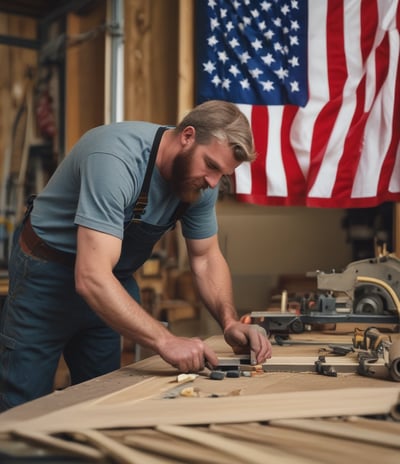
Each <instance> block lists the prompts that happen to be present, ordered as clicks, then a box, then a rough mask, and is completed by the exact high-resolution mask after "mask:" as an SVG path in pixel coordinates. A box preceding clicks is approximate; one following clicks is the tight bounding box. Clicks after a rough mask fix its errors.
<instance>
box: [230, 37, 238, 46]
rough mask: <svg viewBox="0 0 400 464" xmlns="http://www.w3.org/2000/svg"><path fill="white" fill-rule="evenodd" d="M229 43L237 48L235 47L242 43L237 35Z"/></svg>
mask: <svg viewBox="0 0 400 464" xmlns="http://www.w3.org/2000/svg"><path fill="white" fill-rule="evenodd" d="M229 45H230V46H231V47H232V48H235V47H238V46H239V45H240V43H239V41H238V39H237V38H236V37H233V38H232V39H231V40H230V41H229Z"/></svg>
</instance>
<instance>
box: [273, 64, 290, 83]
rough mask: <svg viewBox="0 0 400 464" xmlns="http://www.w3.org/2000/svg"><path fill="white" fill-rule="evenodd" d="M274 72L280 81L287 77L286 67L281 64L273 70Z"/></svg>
mask: <svg viewBox="0 0 400 464" xmlns="http://www.w3.org/2000/svg"><path fill="white" fill-rule="evenodd" d="M274 73H275V74H276V75H277V76H278V78H279V79H281V80H282V81H283V80H285V78H286V77H288V75H289V73H288V70H287V69H283V68H282V66H281V67H280V68H279V69H277V70H276V71H274Z"/></svg>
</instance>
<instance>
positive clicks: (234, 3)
mask: <svg viewBox="0 0 400 464" xmlns="http://www.w3.org/2000/svg"><path fill="white" fill-rule="evenodd" d="M239 7H240V2H239V1H238V0H235V1H234V2H233V8H235V10H238V9H239Z"/></svg>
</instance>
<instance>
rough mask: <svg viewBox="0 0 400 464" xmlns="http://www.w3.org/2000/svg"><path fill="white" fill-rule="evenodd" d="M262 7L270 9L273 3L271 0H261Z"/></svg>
mask: <svg viewBox="0 0 400 464" xmlns="http://www.w3.org/2000/svg"><path fill="white" fill-rule="evenodd" d="M260 6H261V9H262V10H263V11H269V10H270V9H271V6H272V3H270V2H261V5H260Z"/></svg>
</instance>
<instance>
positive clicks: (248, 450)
mask: <svg viewBox="0 0 400 464" xmlns="http://www.w3.org/2000/svg"><path fill="white" fill-rule="evenodd" d="M157 430H160V431H162V432H164V433H167V434H170V435H173V436H176V437H180V438H184V439H186V440H189V441H193V442H195V443H203V444H206V446H207V447H210V448H215V449H217V450H220V451H224V452H225V454H226V455H231V456H232V458H234V459H235V462H237V463H247V464H260V463H264V462H266V457H267V456H268V457H272V458H273V462H274V463H275V464H290V463H292V464H309V463H310V461H309V460H305V459H302V458H301V457H299V456H294V455H292V456H288V455H287V453H285V454H284V455H283V456H282V455H280V453H279V450H276V448H275V449H273V448H270V449H269V450H266V449H263V450H259V449H257V448H256V447H254V446H249V445H248V444H247V443H240V442H238V441H237V440H231V439H228V438H226V437H222V436H219V435H217V434H211V433H206V432H202V431H199V430H196V429H194V428H189V427H181V426H176V425H163V426H158V427H157ZM268 451H269V452H268ZM266 454H267V456H266Z"/></svg>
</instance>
